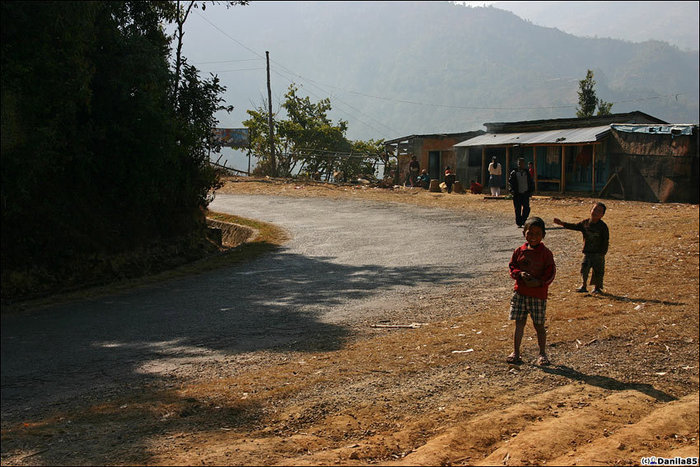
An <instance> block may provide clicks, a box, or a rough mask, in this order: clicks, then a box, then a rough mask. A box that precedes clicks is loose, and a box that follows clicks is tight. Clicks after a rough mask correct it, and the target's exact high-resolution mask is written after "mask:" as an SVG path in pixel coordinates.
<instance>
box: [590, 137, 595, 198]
mask: <svg viewBox="0 0 700 467" xmlns="http://www.w3.org/2000/svg"><path fill="white" fill-rule="evenodd" d="M595 147H596V145H595V144H594V145H593V151H591V152H592V153H593V154H592V155H591V183H592V184H593V186H592V189H591V192H592V193H593V194H595Z"/></svg>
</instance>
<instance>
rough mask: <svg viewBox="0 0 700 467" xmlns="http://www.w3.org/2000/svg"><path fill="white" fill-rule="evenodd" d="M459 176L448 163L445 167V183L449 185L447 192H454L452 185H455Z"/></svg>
mask: <svg viewBox="0 0 700 467" xmlns="http://www.w3.org/2000/svg"><path fill="white" fill-rule="evenodd" d="M456 179H457V176H456V175H455V174H454V172H452V169H450V166H449V165H448V166H447V168H446V169H445V185H446V186H447V192H448V193H452V185H454V183H455V180H456Z"/></svg>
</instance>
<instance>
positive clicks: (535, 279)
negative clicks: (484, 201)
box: [506, 217, 556, 365]
mask: <svg viewBox="0 0 700 467" xmlns="http://www.w3.org/2000/svg"><path fill="white" fill-rule="evenodd" d="M545 234H546V232H545V225H544V221H543V220H542V219H541V218H539V217H532V218H530V219H528V220H527V221H525V225H523V236H524V237H525V240H526V241H525V244H524V245H522V246H521V247H520V248H518V249H516V250H515V251H514V252H513V256H512V258H511V260H510V264H509V265H508V266H509V268H510V277H512V278H513V279H515V287H514V292H513V298H511V300H510V319H512V320H514V321H515V335H514V337H513V353H511V354H510V355H509V356H508V357H507V358H506V362H508V363H514V364H520V363H522V362H523V361H522V359H521V358H520V343H521V342H522V340H523V332H524V330H525V323H526V322H527V315H528V314H529V315H530V317H531V318H532V324H533V326H534V327H535V331H536V332H537V344H538V346H539V348H540V355H539V357H538V358H537V364H538V365H549V359H548V358H547V351H546V350H547V349H546V346H547V331H546V329H545V327H544V321H545V311H546V309H547V292H548V289H549V284H551V283H552V281H553V280H554V275H555V274H556V266H555V264H554V255H553V254H552V252H551V251H550V250H549V249H548V248H547V247H546V246H544V243H542V239H543V238H544V236H545Z"/></svg>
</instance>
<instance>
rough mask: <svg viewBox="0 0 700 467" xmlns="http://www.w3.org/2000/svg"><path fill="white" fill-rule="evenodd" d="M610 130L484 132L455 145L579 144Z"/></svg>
mask: <svg viewBox="0 0 700 467" xmlns="http://www.w3.org/2000/svg"><path fill="white" fill-rule="evenodd" d="M609 131H610V125H603V126H594V127H589V128H570V129H566V130H549V131H532V132H527V133H486V134H485V135H480V136H477V137H475V138H470V139H468V140H466V141H462V142H461V143H457V144H455V146H457V147H467V146H508V145H512V144H557V143H559V144H580V143H594V142H596V141H598V140H599V139H600V138H601V137H602V136H604V135H605V134H606V133H608V132H609Z"/></svg>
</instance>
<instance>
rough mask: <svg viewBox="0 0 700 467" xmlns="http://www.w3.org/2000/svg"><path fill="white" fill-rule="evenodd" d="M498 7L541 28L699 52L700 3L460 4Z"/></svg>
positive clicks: (487, 2) (488, 2) (504, 2)
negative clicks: (645, 42) (664, 43)
mask: <svg viewBox="0 0 700 467" xmlns="http://www.w3.org/2000/svg"><path fill="white" fill-rule="evenodd" d="M453 3H458V4H465V5H470V6H494V7H495V8H500V9H502V10H507V11H511V12H513V13H515V14H516V15H518V16H520V17H521V18H523V19H526V20H528V21H531V22H532V23H533V24H536V25H538V26H546V27H550V28H557V29H559V30H561V31H564V32H568V33H570V34H573V35H576V36H583V37H596V36H597V37H610V38H613V39H623V40H628V41H633V42H642V41H646V40H661V41H665V42H668V43H670V44H673V45H676V46H678V47H679V48H680V49H682V50H698V48H699V47H698V44H699V42H700V34H699V30H700V27H699V24H700V8H699V6H700V2H697V1H683V2H678V1H665V2H651V1H649V2H601V1H593V2H574V1H572V2H512V1H481V2H460V1H455V2H453Z"/></svg>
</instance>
